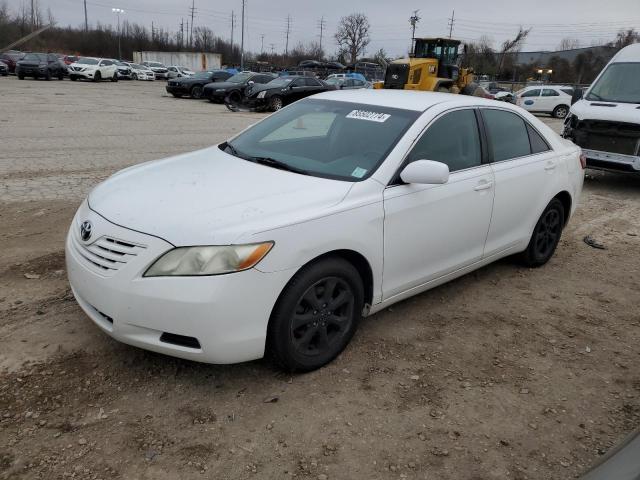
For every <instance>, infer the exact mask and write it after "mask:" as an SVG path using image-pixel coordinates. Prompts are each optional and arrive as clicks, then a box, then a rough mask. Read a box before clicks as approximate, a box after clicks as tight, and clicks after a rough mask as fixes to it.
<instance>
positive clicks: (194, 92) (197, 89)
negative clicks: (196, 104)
mask: <svg viewBox="0 0 640 480" xmlns="http://www.w3.org/2000/svg"><path fill="white" fill-rule="evenodd" d="M203 90H204V89H203V88H202V85H194V86H193V88H192V89H191V98H195V99H197V100H199V99H201V98H202V92H203Z"/></svg>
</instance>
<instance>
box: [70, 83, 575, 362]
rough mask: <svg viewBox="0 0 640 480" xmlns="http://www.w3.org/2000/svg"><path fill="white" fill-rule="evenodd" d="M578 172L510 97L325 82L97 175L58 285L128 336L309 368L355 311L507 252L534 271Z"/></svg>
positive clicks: (351, 324)
mask: <svg viewBox="0 0 640 480" xmlns="http://www.w3.org/2000/svg"><path fill="white" fill-rule="evenodd" d="M583 169H584V158H583V157H582V156H581V151H580V149H579V148H578V147H576V146H575V145H574V144H573V143H571V142H569V141H567V140H563V139H562V138H560V137H559V136H558V135H556V134H555V133H554V132H553V131H552V130H550V129H549V128H548V127H546V126H545V125H544V124H543V123H542V122H540V121H539V120H538V119H536V118H535V117H533V116H532V115H530V114H529V113H527V112H525V111H523V110H522V109H519V108H517V107H515V106H513V105H509V104H506V103H503V102H496V101H491V100H485V99H481V98H478V97H467V96H462V95H451V94H443V93H424V92H408V91H400V90H397V91H396V90H375V91H374V90H352V91H346V92H345V91H332V92H327V93H323V94H319V95H315V96H313V97H311V98H308V99H304V100H301V101H298V102H296V103H293V104H292V105H291V106H289V107H287V108H284V109H282V110H281V111H279V112H277V113H275V114H273V115H270V116H269V117H267V118H265V119H264V120H262V121H260V122H259V123H257V124H255V125H253V126H252V127H250V128H248V129H247V130H245V131H243V132H242V133H240V134H238V135H237V136H235V137H233V138H232V139H229V140H228V141H226V142H223V143H222V144H220V145H217V146H213V147H210V148H207V149H204V150H200V151H196V152H192V153H186V154H183V155H178V156H176V157H172V158H167V159H164V160H160V161H156V162H149V163H145V164H143V165H138V166H134V167H131V168H128V169H125V170H123V171H121V172H119V173H117V174H115V175H114V176H112V177H111V178H109V179H108V180H106V181H105V182H104V183H102V184H100V185H98V186H97V187H96V188H95V189H94V190H93V191H92V192H91V193H90V194H89V197H88V198H87V199H86V200H85V201H84V202H83V203H82V205H81V206H80V208H79V210H78V212H77V214H76V215H75V218H74V219H73V222H72V224H71V228H70V230H69V234H68V237H67V241H66V259H67V260H66V261H67V269H68V275H69V280H70V283H71V287H72V289H73V293H74V295H75V297H76V299H77V301H78V303H79V304H80V306H81V307H82V309H83V310H84V311H85V312H86V313H87V315H88V316H89V317H90V318H91V319H92V320H93V321H94V322H95V324H96V325H98V327H100V328H101V329H102V330H103V331H104V332H106V333H107V334H109V335H111V336H112V337H114V338H115V339H117V340H120V341H122V342H125V343H128V344H130V345H135V346H138V347H142V348H145V349H149V350H153V351H156V352H162V353H166V354H169V355H173V356H177V357H183V358H188V359H192V360H197V361H202V362H210V363H233V362H242V361H247V360H252V359H257V358H260V357H262V356H263V355H265V352H271V353H272V354H273V356H274V357H275V358H276V359H277V360H278V361H279V363H280V364H282V365H283V366H284V367H285V368H286V369H289V370H297V371H305V370H311V369H314V368H318V367H320V366H322V365H324V364H326V363H327V362H329V361H331V360H332V359H333V358H335V357H336V356H337V355H338V354H339V353H340V352H341V351H342V350H343V349H344V348H345V346H346V345H347V344H348V343H349V341H350V339H351V337H352V336H353V334H354V332H355V331H356V328H357V326H358V322H359V320H360V318H361V317H362V316H366V315H371V314H373V313H375V312H378V311H380V310H382V309H383V308H385V307H388V306H389V305H391V304H393V303H395V302H398V301H400V300H403V299H405V298H407V297H410V296H412V295H415V294H417V293H420V292H423V291H425V290H428V289H430V288H433V287H435V286H436V285H439V284H442V283H444V282H447V281H449V280H451V279H453V278H456V277H459V276H461V275H464V274H465V273H468V272H470V271H472V270H475V269H477V268H480V267H482V266H483V265H486V264H488V263H491V262H493V261H495V260H497V259H499V258H502V257H506V256H508V255H513V254H520V256H521V259H522V261H523V262H524V264H525V265H528V266H530V267H538V266H541V265H544V264H545V263H546V262H547V261H548V260H549V259H550V258H551V256H552V255H553V253H554V251H555V249H556V246H557V245H558V241H559V240H560V235H561V233H562V230H563V228H564V226H565V225H566V223H567V221H568V219H569V217H570V216H571V214H572V213H573V212H574V211H575V209H576V205H577V203H578V200H579V197H580V192H581V190H582V183H583V176H584V170H583ZM389 328H393V325H390V326H389Z"/></svg>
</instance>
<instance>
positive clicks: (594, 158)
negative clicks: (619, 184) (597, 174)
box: [582, 148, 640, 173]
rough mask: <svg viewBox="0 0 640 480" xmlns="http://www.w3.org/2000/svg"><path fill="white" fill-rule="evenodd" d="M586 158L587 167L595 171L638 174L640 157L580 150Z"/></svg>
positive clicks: (639, 171)
mask: <svg viewBox="0 0 640 480" xmlns="http://www.w3.org/2000/svg"><path fill="white" fill-rule="evenodd" d="M582 152H583V153H584V154H585V155H586V156H587V167H589V168H593V169H597V170H611V171H616V172H630V173H640V156H635V155H623V154H621V153H611V152H601V151H599V150H589V149H586V148H583V149H582Z"/></svg>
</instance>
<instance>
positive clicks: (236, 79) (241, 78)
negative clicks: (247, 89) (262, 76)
mask: <svg viewBox="0 0 640 480" xmlns="http://www.w3.org/2000/svg"><path fill="white" fill-rule="evenodd" d="M251 76H252V75H251V74H250V73H236V74H235V75H233V76H232V77H229V78H228V79H227V80H226V81H227V82H231V83H244V82H246V81H247V80H249V79H250V78H251Z"/></svg>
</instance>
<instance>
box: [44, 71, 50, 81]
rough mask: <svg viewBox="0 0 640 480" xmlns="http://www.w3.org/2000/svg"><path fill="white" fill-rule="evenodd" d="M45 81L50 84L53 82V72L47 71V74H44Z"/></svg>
mask: <svg viewBox="0 0 640 480" xmlns="http://www.w3.org/2000/svg"><path fill="white" fill-rule="evenodd" d="M44 79H45V80H46V81H47V82H48V81H49V80H51V72H50V71H49V70H47V73H45V74H44Z"/></svg>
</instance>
